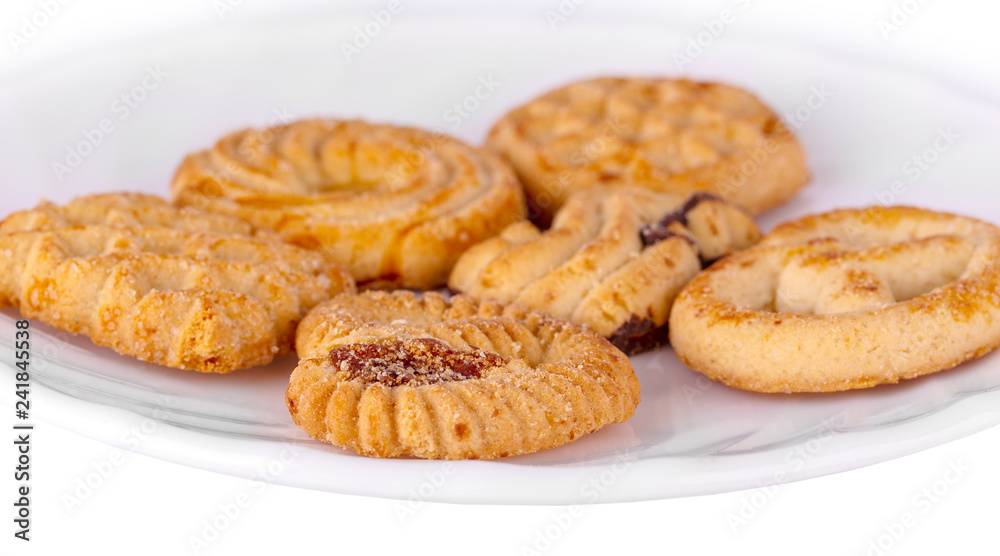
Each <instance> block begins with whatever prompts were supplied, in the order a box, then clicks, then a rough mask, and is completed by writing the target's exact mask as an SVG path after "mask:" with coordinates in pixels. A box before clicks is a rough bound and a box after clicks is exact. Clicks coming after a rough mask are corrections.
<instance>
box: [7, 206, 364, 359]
mask: <svg viewBox="0 0 1000 556" xmlns="http://www.w3.org/2000/svg"><path fill="white" fill-rule="evenodd" d="M248 230H249V225H248V224H247V223H245V222H241V221H239V220H235V219H231V218H228V217H223V216H219V215H212V214H205V213H202V212H201V211H197V210H195V209H190V208H188V209H179V208H176V207H172V206H171V205H169V204H167V203H166V202H164V201H163V200H158V199H156V198H155V197H149V196H143V195H99V196H94V197H84V198H81V199H77V200H75V201H73V202H71V203H70V204H68V205H66V206H65V207H58V206H55V205H53V204H51V203H43V204H42V205H41V206H40V207H39V208H37V209H35V210H31V211H23V212H19V213H15V214H13V215H11V216H10V217H8V218H7V219H6V220H4V221H3V222H2V223H0V267H2V268H5V269H7V270H6V272H4V273H3V274H2V275H0V306H4V305H14V306H16V307H18V308H19V309H20V310H21V313H22V314H24V316H26V317H29V318H38V319H41V320H42V321H44V322H45V323H47V324H50V325H52V326H55V327H57V328H61V329H64V330H68V331H70V332H74V333H82V334H85V335H87V336H89V337H90V338H91V339H92V340H93V341H94V343H96V344H98V345H102V346H107V347H110V348H112V349H114V350H116V351H118V352H119V353H123V354H126V355H131V356H133V357H137V358H139V359H142V360H144V361H149V362H153V363H159V364H162V365H167V366H170V367H177V368H181V369H194V370H198V371H203V372H217V373H224V372H229V371H232V370H235V369H239V368H245V367H252V366H255V365H262V364H265V363H268V362H270V361H271V360H273V359H274V358H275V357H277V356H280V355H283V354H286V353H288V352H290V351H291V348H292V346H293V340H294V334H295V326H296V324H297V323H298V322H299V320H300V319H301V318H302V316H304V314H305V313H306V312H307V311H308V310H309V309H310V308H312V307H313V306H314V305H316V304H317V303H320V302H321V301H325V300H326V299H329V298H330V296H332V295H334V294H337V293H341V292H345V291H347V292H352V291H354V282H353V280H352V279H351V277H350V275H348V274H347V272H346V271H344V270H343V269H341V268H340V267H338V266H335V265H333V264H331V263H329V262H327V261H326V259H325V258H324V257H323V256H322V254H320V253H317V252H313V251H308V250H305V249H302V248H299V247H295V246H293V245H288V244H285V243H282V242H280V241H278V240H277V239H276V238H268V237H251V236H249V235H246V233H245V232H246V231H248ZM240 232H243V233H240Z"/></svg>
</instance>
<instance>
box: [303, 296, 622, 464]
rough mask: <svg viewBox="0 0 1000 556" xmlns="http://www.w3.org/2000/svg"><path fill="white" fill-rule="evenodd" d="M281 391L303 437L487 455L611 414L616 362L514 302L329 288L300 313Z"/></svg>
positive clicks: (575, 433)
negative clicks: (294, 353) (326, 296)
mask: <svg viewBox="0 0 1000 556" xmlns="http://www.w3.org/2000/svg"><path fill="white" fill-rule="evenodd" d="M296 348H297V350H298V352H299V356H300V358H301V360H300V362H299V366H298V367H297V368H296V369H295V372H293V373H292V376H291V379H290V381H289V385H288V391H287V393H286V396H285V399H286V402H287V404H288V410H289V412H290V413H291V415H292V418H293V419H294V421H295V423H296V424H297V425H298V426H300V427H301V428H302V429H303V430H304V431H305V432H306V433H308V434H309V436H311V437H313V438H315V439H316V440H320V441H323V442H329V443H331V444H334V445H337V446H342V447H346V448H350V449H352V450H355V451H357V452H358V453H360V454H363V455H367V456H376V457H397V456H415V457H420V458H444V459H468V458H473V459H488V458H496V457H504V456H511V455H516V454H524V453H528V452H534V451H538V450H543V449H546V448H551V447H554V446H558V445H561V444H564V443H566V442H569V441H571V440H574V439H575V438H578V437H580V436H582V435H584V434H587V433H590V432H594V431H596V430H598V429H600V428H601V427H603V426H604V425H606V424H609V423H615V422H621V421H625V420H626V419H628V418H629V417H631V416H632V413H633V411H634V410H635V407H636V405H637V404H638V403H639V382H638V380H637V379H636V377H635V373H634V372H633V370H632V365H631V364H630V363H629V360H628V358H627V357H626V356H625V355H624V354H622V353H621V352H620V351H618V350H617V349H615V348H614V347H612V346H611V345H610V344H609V343H608V342H607V341H605V340H603V339H602V338H600V337H598V336H596V335H594V334H592V333H590V332H587V331H584V330H583V329H581V328H579V327H577V326H574V325H572V324H569V323H567V322H565V321H560V320H556V319H553V318H551V317H549V316H547V315H542V314H540V313H532V312H530V311H527V310H526V309H525V308H523V307H519V306H506V307H505V306H502V305H500V304H499V303H495V302H483V303H479V302H476V301H473V300H472V299H470V298H467V297H465V296H456V297H453V298H452V299H451V300H447V299H446V298H445V297H444V296H442V295H440V294H438V293H434V292H426V293H424V294H423V296H422V297H421V298H418V297H417V296H416V295H415V294H413V293H411V292H406V291H397V292H393V293H387V292H380V291H369V292H365V293H363V294H360V295H341V296H337V297H335V298H334V299H333V300H331V301H329V302H326V303H324V304H322V305H320V306H319V307H317V308H316V309H314V310H313V311H312V312H310V313H309V315H308V316H306V318H305V319H304V320H303V321H302V324H301V326H300V327H299V331H298V336H297V340H296Z"/></svg>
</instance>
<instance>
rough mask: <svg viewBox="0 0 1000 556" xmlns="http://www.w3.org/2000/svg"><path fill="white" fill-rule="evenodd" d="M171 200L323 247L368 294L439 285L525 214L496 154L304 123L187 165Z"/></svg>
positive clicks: (453, 143)
mask: <svg viewBox="0 0 1000 556" xmlns="http://www.w3.org/2000/svg"><path fill="white" fill-rule="evenodd" d="M173 195H174V199H175V200H176V201H177V202H178V203H180V204H183V205H192V206H196V207H199V208H203V209H206V210H210V211H213V212H218V213H222V214H228V215H232V216H238V217H240V218H244V219H246V220H248V221H250V222H252V223H253V224H254V225H255V226H257V227H262V228H269V229H273V230H275V231H277V232H278V233H279V234H280V235H281V236H282V237H283V238H284V239H285V240H286V241H289V242H291V243H295V244H299V245H303V246H306V247H310V248H316V247H319V248H322V250H323V251H324V253H326V255H327V256H328V257H329V258H330V260H332V261H333V262H336V263H338V264H341V265H343V266H345V267H346V268H347V269H348V270H350V272H351V273H352V274H353V275H354V277H355V278H356V279H357V280H358V281H359V282H361V283H364V284H365V285H373V286H379V287H389V286H401V287H408V288H431V287H436V286H440V285H443V284H444V282H445V280H446V279H447V277H448V272H449V271H450V270H451V266H452V265H453V264H454V262H455V260H456V259H458V256H459V255H460V254H461V253H462V251H464V250H465V248H467V247H468V246H470V245H473V244H475V243H476V242H479V241H482V240H483V239H486V238H488V237H491V236H493V235H496V234H497V233H498V232H499V231H500V230H502V229H503V228H504V226H506V225H507V224H509V223H511V222H514V221H517V220H519V219H521V218H522V217H523V216H524V212H525V208H524V206H523V205H524V194H523V193H522V191H521V186H520V184H519V183H518V181H517V179H516V177H515V176H514V173H513V171H512V170H511V169H510V167H509V166H508V165H507V164H506V163H505V162H504V161H503V160H501V159H500V157H498V156H497V155H495V154H493V153H491V152H488V151H485V150H482V149H477V148H473V147H471V146H469V145H466V144H465V143H462V142H460V141H458V140H455V139H452V138H449V137H445V136H442V135H436V134H432V133H430V132H426V131H421V130H418V129H413V128H406V127H394V126H389V125H376V124H370V123H366V122H362V121H337V120H322V119H316V120H304V121H298V122H293V123H290V124H288V125H283V126H279V127H275V128H271V129H264V130H256V129H247V130H243V131H238V132H236V133H231V134H229V135H227V136H225V137H223V138H222V139H221V140H220V141H219V142H218V143H216V145H215V146H214V147H212V148H211V149H208V150H204V151H200V152H196V153H194V154H191V155H190V156H188V157H187V158H185V159H184V162H183V164H181V167H180V169H179V170H178V171H177V175H176V176H175V177H174V183H173Z"/></svg>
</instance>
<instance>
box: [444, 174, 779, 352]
mask: <svg viewBox="0 0 1000 556" xmlns="http://www.w3.org/2000/svg"><path fill="white" fill-rule="evenodd" d="M758 239H760V230H758V228H757V226H756V225H755V224H754V222H753V220H752V219H751V218H750V217H749V216H748V215H747V214H746V213H745V212H743V211H742V210H741V209H739V208H737V207H736V206H734V205H732V204H730V203H728V202H726V201H723V200H721V199H719V198H718V197H715V196H712V195H709V194H706V193H695V194H686V195H682V194H671V193H657V192H654V191H649V190H645V189H636V188H622V189H603V188H591V189H585V190H583V191H580V192H578V193H577V194H575V195H574V196H572V197H571V198H570V199H569V200H568V201H567V202H566V204H565V205H563V207H562V209H560V211H559V212H558V213H557V214H556V217H555V220H554V221H553V223H552V227H551V228H549V229H548V230H546V231H544V232H543V231H540V230H539V229H538V228H536V227H535V226H534V225H532V224H530V223H528V222H520V223H517V224H513V225H511V226H510V227H508V228H507V229H506V230H504V231H503V232H502V233H501V234H500V235H499V236H497V237H495V238H492V239H488V240H486V241H484V242H483V243H480V244H479V245H476V246H474V247H472V248H470V249H469V250H468V251H467V252H466V253H465V254H464V255H463V256H462V258H461V259H459V261H458V263H457V264H456V265H455V268H454V270H453V271H452V274H451V277H450V279H449V282H448V285H449V287H451V288H452V289H453V290H456V291H459V292H463V293H466V294H469V295H471V296H473V297H475V298H479V299H482V298H494V299H497V300H498V301H500V302H502V303H511V302H517V303H520V304H523V305H526V306H528V307H531V308H532V309H536V310H539V311H544V312H547V313H549V314H551V315H553V316H555V317H557V318H562V319H567V320H570V321H572V322H574V323H577V324H581V325H586V326H587V327H589V328H590V329H592V330H594V331H595V332H597V333H598V334H600V335H601V336H604V337H606V338H609V339H610V340H611V343H612V344H614V345H615V346H616V347H618V348H619V349H621V350H622V351H625V352H626V353H629V354H631V353H636V352H639V351H642V350H644V349H649V348H652V347H655V346H657V345H660V344H662V343H665V342H666V336H667V335H666V329H665V325H666V323H667V316H668V315H669V313H670V305H671V303H672V302H673V298H674V296H675V295H677V292H679V291H680V289H681V287H683V286H684V284H686V283H687V282H688V280H690V279H691V278H693V277H694V275H695V274H697V273H698V272H699V271H700V270H701V269H702V267H703V266H705V265H707V264H708V263H710V262H711V261H713V260H714V259H717V258H719V257H722V256H723V255H726V254H729V253H731V252H733V251H735V250H739V249H744V248H746V247H748V246H750V245H753V244H754V243H756V242H757V240H758Z"/></svg>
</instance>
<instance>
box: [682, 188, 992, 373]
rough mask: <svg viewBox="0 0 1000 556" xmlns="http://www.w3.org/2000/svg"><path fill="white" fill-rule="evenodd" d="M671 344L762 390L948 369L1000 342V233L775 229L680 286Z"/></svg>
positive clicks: (934, 220)
mask: <svg viewBox="0 0 1000 556" xmlns="http://www.w3.org/2000/svg"><path fill="white" fill-rule="evenodd" d="M670 341H671V343H672V344H673V346H674V349H675V350H676V352H677V355H678V357H680V358H681V360H683V361H684V362H685V363H686V364H687V365H688V366H690V367H691V368H692V369H695V370H697V371H700V372H702V373H704V374H706V375H708V376H709V377H711V378H714V379H716V380H719V381H722V382H725V383H726V384H729V385H732V386H736V387H738V388H744V389H747V390H757V391H761V392H827V391H835V390H847V389H852V388H865V387H869V386H874V385H877V384H882V383H894V382H898V381H899V380H900V379H905V378H912V377H916V376H920V375H924V374H928V373H933V372H937V371H940V370H943V369H948V368H951V367H954V366H955V365H958V364H959V363H961V362H963V361H966V360H968V359H972V358H975V357H979V356H980V355H983V354H985V353H987V352H989V351H990V350H992V349H994V348H996V347H997V345H998V344H1000V228H997V227H996V226H993V225H990V224H987V223H985V222H981V221H978V220H974V219H972V218H965V217H962V216H955V215H952V214H944V213H939V212H932V211H929V210H922V209H917V208H907V207H890V208H883V207H875V208H869V209H863V210H838V211H834V212H830V213H827V214H821V215H817V216H810V217H807V218H804V219H802V220H798V221H795V222H790V223H787V224H784V225H781V226H779V227H777V228H776V229H775V230H774V231H773V232H771V233H770V234H768V235H767V236H766V237H765V238H764V239H763V241H762V242H761V243H760V245H758V246H756V247H753V248H751V249H748V250H746V251H743V252H740V253H736V254H734V255H731V256H729V257H727V258H725V259H723V260H721V261H719V262H718V263H716V264H715V265H714V266H712V268H710V269H708V270H706V271H705V272H703V273H701V274H700V275H699V276H698V277H696V278H695V279H694V280H692V281H691V283H690V284H688V285H687V287H685V288H684V290H683V291H682V292H681V293H680V295H679V296H678V297H677V300H676V301H675V302H674V308H673V312H672V313H671V316H670Z"/></svg>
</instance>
